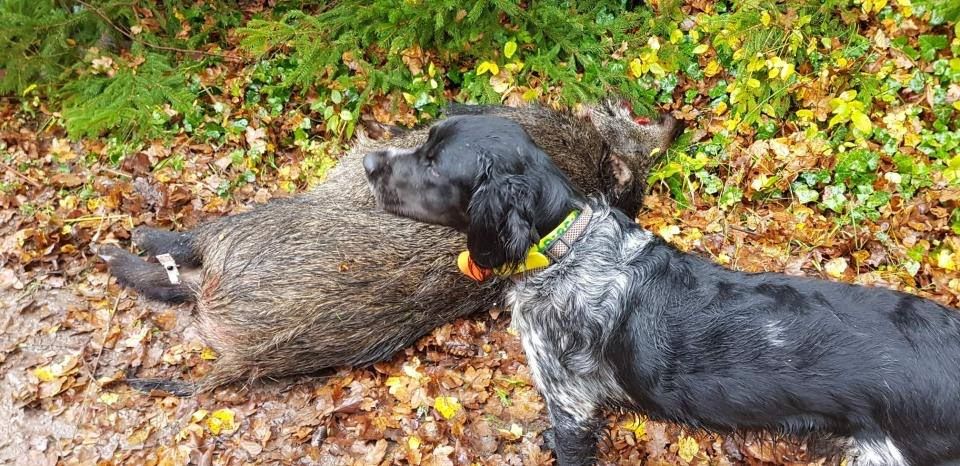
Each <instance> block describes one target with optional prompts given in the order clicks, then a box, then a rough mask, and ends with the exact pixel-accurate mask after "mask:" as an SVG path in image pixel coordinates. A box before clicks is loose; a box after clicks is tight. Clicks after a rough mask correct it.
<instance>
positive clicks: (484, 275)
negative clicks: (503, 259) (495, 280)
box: [457, 206, 592, 282]
mask: <svg viewBox="0 0 960 466" xmlns="http://www.w3.org/2000/svg"><path fill="white" fill-rule="evenodd" d="M591 215H592V211H591V210H590V207H589V206H588V207H586V208H584V210H583V212H581V211H580V210H574V211H572V212H570V213H569V214H567V216H566V217H565V218H564V219H563V221H562V222H560V224H559V225H557V227H556V228H554V229H553V231H551V232H550V233H547V234H546V235H544V236H543V238H541V239H540V241H538V242H537V243H536V244H534V245H532V246H530V249H529V250H527V256H526V257H525V258H524V260H523V263H522V264H516V265H503V266H500V267H497V268H495V269H485V268H482V267H480V266H479V265H477V263H476V262H474V261H473V259H472V258H471V257H470V251H463V252H461V253H460V255H459V256H457V268H459V269H460V272H462V273H463V274H464V275H466V276H468V277H470V278H472V279H473V280H476V281H478V282H482V281H484V280H486V279H488V278H490V277H491V276H493V275H497V276H500V277H510V276H514V275H520V274H524V273H527V272H531V271H534V270H539V269H543V268H547V267H549V266H550V264H551V263H552V261H551V259H550V258H551V257H553V258H554V260H559V259H560V258H561V257H563V256H564V254H566V253H567V251H569V249H570V248H569V245H570V244H572V243H573V242H574V241H576V240H577V238H579V237H580V235H581V234H582V233H583V230H585V229H586V224H587V223H589V222H590V216H591ZM578 220H579V222H578ZM575 224H577V226H578V227H579V228H571V227H573V226H574V225H575ZM571 236H572V237H571Z"/></svg>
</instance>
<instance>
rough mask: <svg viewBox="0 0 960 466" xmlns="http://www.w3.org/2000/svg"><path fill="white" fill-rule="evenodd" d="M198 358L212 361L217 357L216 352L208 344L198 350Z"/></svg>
mask: <svg viewBox="0 0 960 466" xmlns="http://www.w3.org/2000/svg"><path fill="white" fill-rule="evenodd" d="M200 359H205V360H207V361H213V360H215V359H217V352H216V351H214V350H213V348H211V347H209V346H204V347H203V349H202V350H201V351H200Z"/></svg>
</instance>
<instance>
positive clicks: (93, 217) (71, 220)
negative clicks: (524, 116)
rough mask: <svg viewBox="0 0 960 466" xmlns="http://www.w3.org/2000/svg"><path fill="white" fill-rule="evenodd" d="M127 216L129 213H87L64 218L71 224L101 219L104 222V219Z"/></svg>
mask: <svg viewBox="0 0 960 466" xmlns="http://www.w3.org/2000/svg"><path fill="white" fill-rule="evenodd" d="M127 217H129V215H127V214H122V215H87V216H85V217H77V218H68V219H66V220H64V221H63V223H65V224H68V225H69V224H71V223H80V222H93V221H101V222H102V221H104V220H116V219H120V218H127Z"/></svg>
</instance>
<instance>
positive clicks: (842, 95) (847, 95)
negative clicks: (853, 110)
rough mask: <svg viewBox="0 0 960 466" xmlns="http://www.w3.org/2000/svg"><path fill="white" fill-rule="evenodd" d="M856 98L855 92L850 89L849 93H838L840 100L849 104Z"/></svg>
mask: <svg viewBox="0 0 960 466" xmlns="http://www.w3.org/2000/svg"><path fill="white" fill-rule="evenodd" d="M856 97H857V91H855V90H853V89H850V90H849V91H843V92H841V93H840V100H845V101H847V102H850V101H851V100H853V99H854V98H856Z"/></svg>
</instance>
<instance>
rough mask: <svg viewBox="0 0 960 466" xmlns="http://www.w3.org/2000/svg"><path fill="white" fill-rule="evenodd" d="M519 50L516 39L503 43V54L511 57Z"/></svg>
mask: <svg viewBox="0 0 960 466" xmlns="http://www.w3.org/2000/svg"><path fill="white" fill-rule="evenodd" d="M516 52H517V43H516V42H514V41H512V40H511V41H508V42H507V43H506V44H503V56H505V57H507V58H510V57H513V54H514V53H516Z"/></svg>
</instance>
